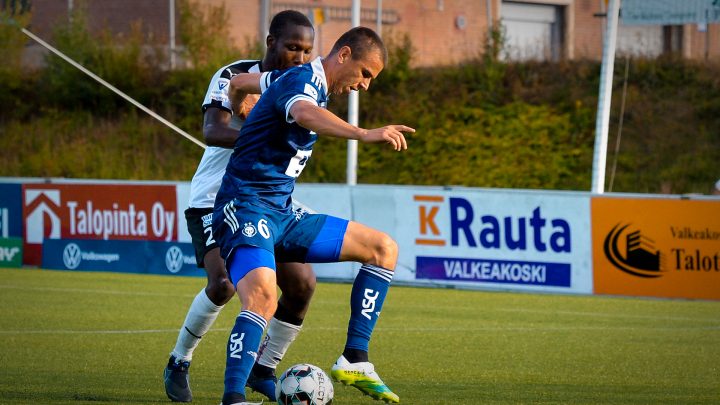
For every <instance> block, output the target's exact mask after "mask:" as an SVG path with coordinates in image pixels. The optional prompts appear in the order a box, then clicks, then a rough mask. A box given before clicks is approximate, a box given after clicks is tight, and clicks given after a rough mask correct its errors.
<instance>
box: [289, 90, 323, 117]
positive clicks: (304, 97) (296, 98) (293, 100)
mask: <svg viewBox="0 0 720 405" xmlns="http://www.w3.org/2000/svg"><path fill="white" fill-rule="evenodd" d="M300 100H302V101H308V102H310V103H312V104H314V105H318V102H317V100H315V99H314V98H312V97H309V96H307V95H305V94H298V95H296V96H294V97H292V98H291V99H290V100H288V101H287V103H285V121H287V123H288V124H292V123H293V122H295V119H294V118H292V117H291V116H290V108H291V107H292V106H293V104H295V103H296V102H298V101H300Z"/></svg>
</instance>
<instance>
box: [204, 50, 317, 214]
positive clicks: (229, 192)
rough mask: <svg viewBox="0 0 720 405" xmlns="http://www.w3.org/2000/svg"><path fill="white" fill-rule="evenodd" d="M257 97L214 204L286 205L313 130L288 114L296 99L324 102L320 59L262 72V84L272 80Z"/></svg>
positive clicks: (314, 136) (281, 208)
mask: <svg viewBox="0 0 720 405" xmlns="http://www.w3.org/2000/svg"><path fill="white" fill-rule="evenodd" d="M276 78H277V80H275V81H274V82H272V84H271V85H270V86H269V87H267V90H265V92H264V93H263V95H262V96H261V97H260V99H259V100H258V102H257V104H256V105H255V107H254V108H253V109H252V111H251V112H250V115H249V116H248V118H247V120H246V121H245V124H244V125H243V127H242V129H241V130H240V136H239V137H238V139H237V141H236V142H235V149H234V151H233V154H232V156H231V157H230V162H229V163H228V166H227V170H226V172H225V176H224V177H223V181H222V185H221V186H220V190H219V191H218V194H217V197H216V199H215V204H216V207H217V206H219V205H222V204H225V203H227V202H228V201H230V200H232V199H233V198H238V199H239V200H244V201H251V202H259V203H261V204H262V205H264V206H266V207H268V208H271V209H274V210H279V211H284V212H289V211H290V210H291V205H292V199H291V194H292V192H293V190H294V188H295V180H296V179H297V177H298V176H299V175H300V173H301V172H302V170H303V169H304V168H305V164H306V163H307V161H308V159H309V158H310V155H311V154H312V147H313V145H314V144H315V141H316V140H317V134H315V133H314V132H311V131H310V130H308V129H306V128H303V127H301V126H300V125H298V124H297V123H295V120H294V119H293V117H292V116H291V115H290V108H291V107H292V106H293V104H294V103H296V102H298V101H301V100H302V101H308V102H310V103H313V104H315V105H317V106H320V107H323V108H325V107H327V101H328V93H327V88H328V86H327V80H326V79H325V71H324V70H323V66H322V63H321V59H320V58H317V59H315V60H314V61H312V62H311V63H307V64H305V65H302V66H298V67H295V68H292V69H289V70H286V71H284V72H278V71H275V72H267V73H265V74H263V76H262V78H261V83H262V85H261V87H263V88H264V87H265V86H267V83H269V82H271V81H272V80H274V79H276Z"/></svg>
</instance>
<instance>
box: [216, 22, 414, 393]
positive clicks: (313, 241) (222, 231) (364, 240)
mask: <svg viewBox="0 0 720 405" xmlns="http://www.w3.org/2000/svg"><path fill="white" fill-rule="evenodd" d="M386 59H387V50H386V49H385V46H384V44H383V43H382V40H381V39H380V37H379V36H378V35H377V34H376V33H375V32H374V31H373V30H371V29H369V28H364V27H357V28H353V29H352V30H350V31H348V32H346V33H345V34H343V35H342V36H341V37H340V38H339V39H338V40H337V42H336V43H335V45H334V46H333V48H332V50H331V51H330V54H329V55H328V56H327V57H326V58H317V59H315V60H314V61H313V62H311V63H309V64H305V65H302V66H300V67H296V68H292V69H290V70H287V71H285V72H284V74H282V73H283V72H277V71H275V72H266V73H263V74H262V75H260V74H241V75H238V76H236V77H234V78H233V79H232V81H231V86H233V88H234V89H237V90H238V91H239V92H240V93H255V92H257V91H258V90H265V91H264V93H263V95H262V96H261V97H260V99H259V101H258V102H257V104H256V105H255V107H254V108H253V110H252V112H251V113H250V115H249V116H248V118H247V120H246V121H245V125H244V126H243V127H242V129H241V132H240V136H239V137H238V139H237V141H236V143H235V149H234V151H233V154H232V156H231V158H230V162H229V163H228V167H227V170H226V173H225V176H224V177H223V180H222V184H221V186H220V190H219V191H218V194H217V197H216V199H215V210H214V215H213V234H214V235H215V237H216V239H217V241H218V244H219V245H220V247H221V255H222V257H224V258H225V259H226V263H227V268H228V272H229V274H230V279H231V280H232V282H233V283H235V285H236V290H237V295H238V297H239V298H240V301H241V303H242V309H241V312H240V314H239V315H238V317H237V319H236V321H235V325H234V327H233V329H232V331H231V332H230V336H229V339H228V346H227V361H226V368H225V392H224V395H223V399H222V404H223V405H231V404H248V403H247V402H245V400H246V399H245V395H244V392H245V389H244V387H245V383H246V380H247V378H248V375H249V373H250V370H251V368H252V366H253V363H254V358H255V357H256V356H257V350H258V346H259V344H260V338H261V336H262V334H263V330H264V329H265V327H266V325H267V320H268V319H270V317H272V315H273V313H274V312H275V306H276V305H277V304H276V301H277V299H276V294H277V291H276V274H275V262H276V260H277V261H278V262H307V263H326V262H338V261H356V262H360V263H362V267H361V268H360V271H359V273H358V275H357V276H356V278H355V280H354V283H353V287H352V292H351V297H350V312H351V313H350V321H349V325H348V333H347V340H346V344H345V349H344V351H343V353H342V355H341V356H340V357H339V358H338V360H337V362H336V363H335V364H334V365H333V367H332V370H331V375H332V377H333V378H334V379H335V380H336V381H341V382H343V383H346V384H350V385H353V386H355V387H356V388H358V389H359V390H361V391H362V392H364V393H366V394H368V395H370V396H372V397H373V398H375V399H378V400H383V401H385V402H393V403H397V402H399V397H398V396H397V395H396V394H395V393H393V392H392V391H391V390H390V388H388V386H387V385H385V383H384V382H383V381H382V380H381V379H380V377H379V376H378V374H377V372H375V370H374V366H373V364H372V363H370V362H369V358H368V347H369V341H370V337H371V335H372V331H373V329H374V327H375V323H376V322H377V319H378V316H379V314H380V311H381V309H382V305H383V302H384V301H385V296H386V294H387V291H388V288H389V286H390V281H391V279H392V276H393V270H394V268H395V265H396V262H397V256H398V247H397V243H396V242H395V241H394V240H393V239H392V238H390V236H388V235H387V234H385V233H383V232H380V231H377V230H375V229H372V228H369V227H367V226H365V225H362V224H360V223H357V222H354V221H348V220H344V219H340V218H336V217H332V216H329V215H323V214H310V213H308V212H305V211H303V210H300V209H298V210H293V209H292V197H291V196H292V192H293V189H294V186H295V180H296V178H297V177H298V176H299V175H300V173H301V172H302V170H303V168H304V167H305V164H306V163H307V161H308V159H309V158H310V155H311V153H312V147H313V144H314V143H315V141H316V140H317V138H318V136H333V137H338V138H345V139H357V140H360V141H363V142H369V143H388V144H390V146H391V147H393V148H394V149H395V150H397V151H402V150H404V149H407V142H406V139H405V136H404V134H403V132H414V129H412V128H410V127H407V126H404V125H388V126H385V127H382V128H375V129H363V128H358V127H356V126H353V125H350V124H348V123H347V122H345V121H344V120H342V119H340V118H339V117H337V116H336V115H334V114H333V113H331V112H329V111H328V110H327V109H326V108H325V107H326V105H327V102H328V95H329V94H330V93H332V94H337V95H340V94H344V93H349V92H350V91H351V90H355V91H357V90H360V89H363V90H367V89H368V87H369V86H370V82H371V81H372V80H373V79H375V78H376V77H377V75H378V74H379V73H380V71H381V70H382V69H383V67H384V66H385V62H386ZM275 79H277V80H275ZM273 80H275V81H274V82H273ZM269 83H272V85H270V86H268V85H269ZM232 91H233V90H231V92H232Z"/></svg>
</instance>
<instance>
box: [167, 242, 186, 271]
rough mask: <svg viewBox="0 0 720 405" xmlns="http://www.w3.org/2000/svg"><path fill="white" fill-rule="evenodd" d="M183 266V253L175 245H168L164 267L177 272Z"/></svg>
mask: <svg viewBox="0 0 720 405" xmlns="http://www.w3.org/2000/svg"><path fill="white" fill-rule="evenodd" d="M182 266H183V253H182V250H180V248H179V247H177V246H170V249H168V250H167V253H165V267H167V269H168V271H169V272H170V273H177V272H178V271H180V270H181V269H182Z"/></svg>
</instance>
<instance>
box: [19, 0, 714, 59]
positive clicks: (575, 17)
mask: <svg viewBox="0 0 720 405" xmlns="http://www.w3.org/2000/svg"><path fill="white" fill-rule="evenodd" d="M194 1H195V3H196V7H198V10H202V9H204V8H205V7H211V6H216V5H217V4H218V3H219V2H220V1H223V2H224V3H225V7H226V9H227V10H228V14H229V16H228V20H229V23H230V25H231V28H230V32H231V36H232V40H234V41H237V43H238V44H239V45H241V46H242V45H244V44H246V43H247V41H248V40H253V39H257V38H258V36H259V35H258V34H259V31H260V13H261V4H262V2H263V0H194ZM522 2H523V3H535V4H549V5H555V6H559V7H561V9H562V10H563V14H564V15H563V20H564V25H563V26H564V27H563V33H562V35H563V38H564V44H563V48H564V49H563V50H562V57H564V58H569V59H579V58H589V59H595V60H598V59H600V58H601V55H602V35H603V27H604V22H605V19H604V18H602V17H600V16H597V14H600V13H601V12H602V11H603V8H604V7H605V0H523V1H522ZM30 3H31V4H32V10H33V22H32V26H31V29H32V30H33V31H34V32H36V33H37V34H38V35H40V36H42V37H44V38H48V37H49V35H50V32H51V30H52V26H53V25H54V24H55V23H56V22H57V21H58V20H60V19H64V18H67V16H68V13H67V11H68V6H69V5H72V6H73V7H85V9H86V10H87V14H88V21H89V22H90V26H91V28H92V29H94V30H98V29H100V28H101V27H104V26H107V27H109V28H110V29H111V30H112V31H114V32H119V33H127V32H129V30H130V26H131V24H132V23H133V22H136V21H142V22H143V27H144V29H145V32H146V33H147V34H148V38H152V40H153V41H156V42H158V43H167V42H168V38H169V19H168V17H169V0H143V1H141V0H124V1H115V0H34V1H31V2H30ZM176 3H177V4H176V7H179V3H180V2H179V0H178V1H176ZM271 4H272V7H271V13H270V14H271V15H273V14H274V13H276V12H278V11H280V10H282V9H284V8H295V9H298V10H300V11H303V12H308V11H310V10H312V9H314V8H319V9H323V10H324V11H325V21H324V22H323V23H322V24H319V25H317V43H316V53H317V54H325V53H327V52H328V51H329V50H330V48H331V47H332V44H333V42H334V41H335V39H336V38H337V37H338V36H339V35H340V34H341V33H343V32H344V31H345V30H347V29H348V28H349V27H350V6H351V4H352V0H282V1H281V0H274V1H272V2H271ZM377 4H378V2H377V0H362V1H361V6H362V9H363V19H362V20H361V25H365V26H369V27H371V28H376V17H375V16H376V13H375V10H376V8H377ZM502 4H503V1H502V0H384V1H382V6H383V11H384V13H383V20H385V22H384V24H383V28H382V34H383V35H384V36H385V37H388V36H394V37H396V36H397V35H400V34H405V33H407V34H408V35H409V37H410V38H411V41H412V44H413V47H414V59H413V61H414V63H415V64H416V65H419V66H428V65H447V64H454V63H457V62H460V61H463V60H467V59H472V58H475V57H477V56H479V55H480V54H481V53H482V50H483V44H484V41H485V39H486V37H487V34H488V27H489V23H493V24H497V21H498V19H499V16H500V15H501V8H502ZM488 11H490V15H491V16H492V18H488ZM176 14H177V12H176ZM177 29H178V30H179V29H180V27H179V26H178V27H177ZM682 32H683V38H682V54H683V55H684V56H685V57H689V58H696V59H703V58H705V57H708V58H710V59H718V58H720V24H710V25H708V26H707V29H706V30H705V32H699V30H698V26H697V25H695V24H688V25H685V26H683V28H682ZM706 44H707V46H706Z"/></svg>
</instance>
